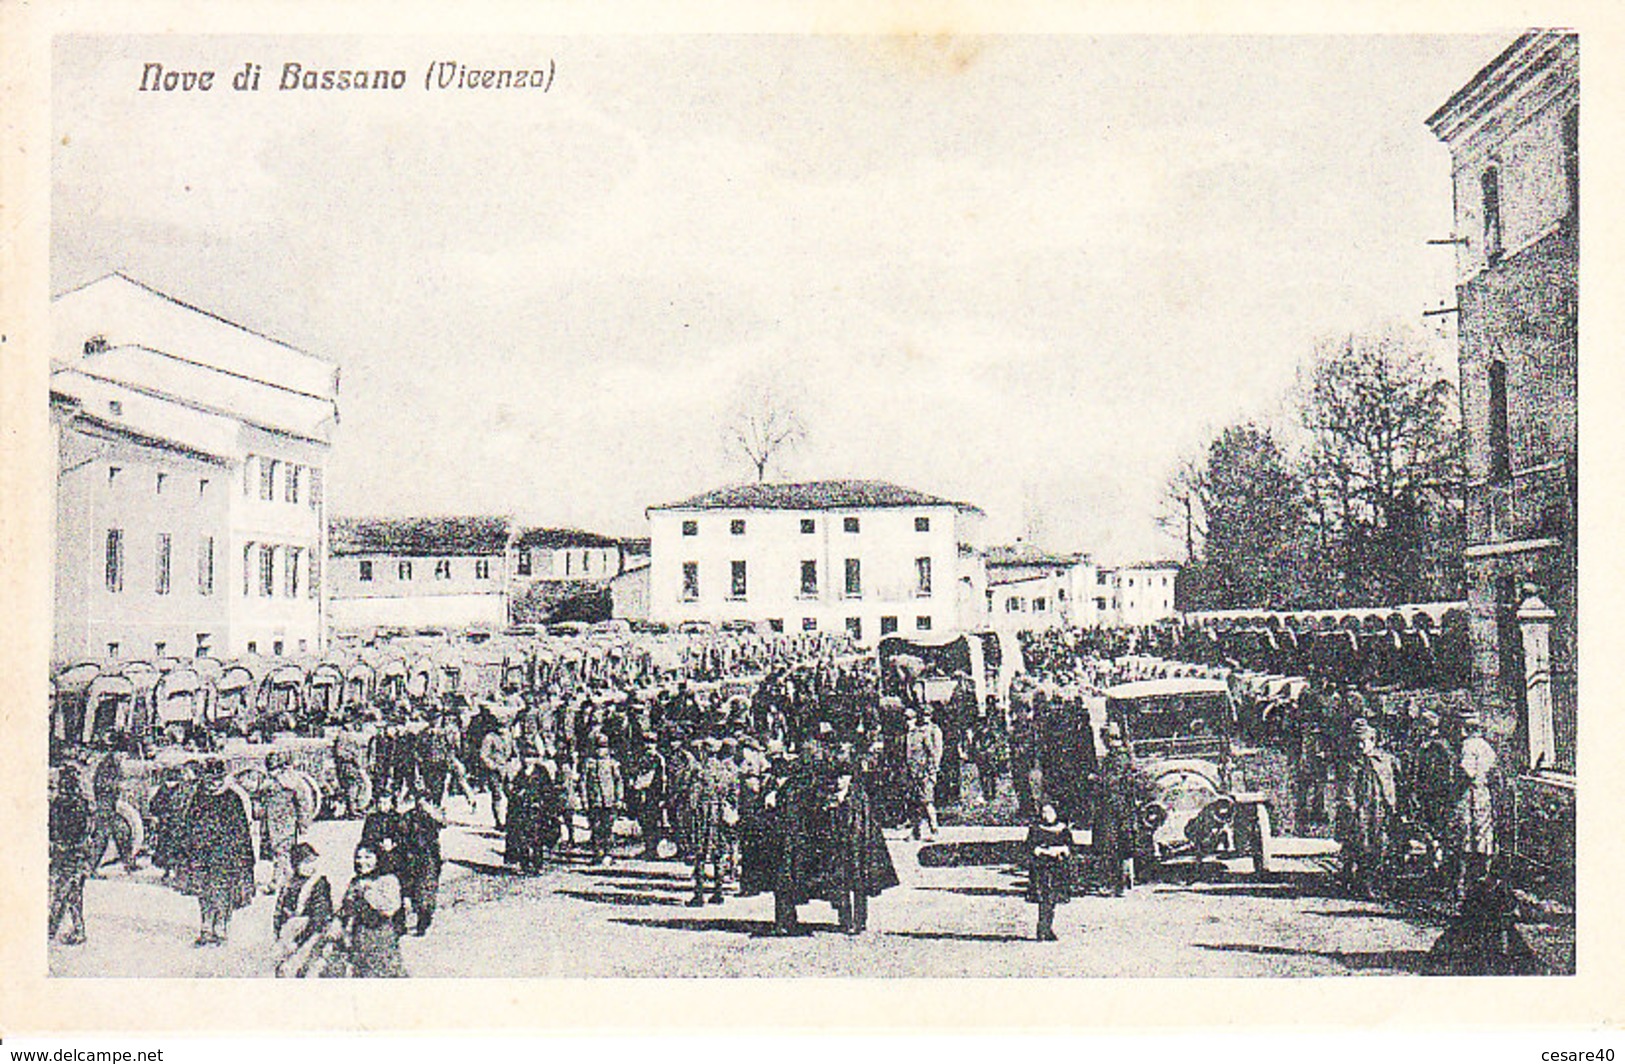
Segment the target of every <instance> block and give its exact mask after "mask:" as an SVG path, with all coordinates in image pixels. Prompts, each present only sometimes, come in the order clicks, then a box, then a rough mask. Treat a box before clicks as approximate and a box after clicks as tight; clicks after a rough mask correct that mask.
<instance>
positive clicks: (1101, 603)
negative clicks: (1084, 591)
mask: <svg viewBox="0 0 1625 1064" xmlns="http://www.w3.org/2000/svg"><path fill="white" fill-rule="evenodd" d="M1105 608H1106V600H1105V599H1103V598H1097V599H1095V609H1097V610H1104V609H1105Z"/></svg>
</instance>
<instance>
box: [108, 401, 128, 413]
mask: <svg viewBox="0 0 1625 1064" xmlns="http://www.w3.org/2000/svg"><path fill="white" fill-rule="evenodd" d="M107 412H108V413H109V414H112V415H113V416H114V417H123V416H124V404H123V403H121V402H119V401H118V400H117V399H109V400H108V401H107Z"/></svg>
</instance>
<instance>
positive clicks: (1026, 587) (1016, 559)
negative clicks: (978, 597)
mask: <svg viewBox="0 0 1625 1064" xmlns="http://www.w3.org/2000/svg"><path fill="white" fill-rule="evenodd" d="M985 561H986V565H987V606H988V625H989V626H990V627H992V628H994V629H1008V630H1010V631H1033V630H1036V629H1041V628H1078V627H1087V626H1090V625H1094V624H1098V623H1100V622H1099V619H1098V618H1097V617H1096V614H1095V609H1094V601H1093V599H1092V598H1091V597H1090V596H1089V592H1090V590H1091V588H1092V585H1093V583H1094V574H1095V566H1094V563H1093V562H1091V561H1090V560H1089V556H1088V555H1085V554H1056V553H1052V552H1049V551H1042V550H1038V549H1036V548H1034V547H1032V546H1030V545H1027V544H1016V545H1014V546H1008V547H990V548H988V550H987V554H986V556H985Z"/></svg>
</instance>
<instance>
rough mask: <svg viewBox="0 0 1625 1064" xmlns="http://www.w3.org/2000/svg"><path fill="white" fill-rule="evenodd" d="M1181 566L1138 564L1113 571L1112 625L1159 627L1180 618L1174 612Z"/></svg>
mask: <svg viewBox="0 0 1625 1064" xmlns="http://www.w3.org/2000/svg"><path fill="white" fill-rule="evenodd" d="M1178 579H1179V563H1178V562H1138V563H1136V564H1134V565H1124V566H1119V567H1118V568H1116V569H1114V570H1112V571H1111V584H1112V595H1113V597H1114V598H1115V599H1116V606H1115V608H1114V609H1115V612H1114V616H1113V618H1112V623H1114V624H1119V625H1123V626H1125V627H1130V628H1138V627H1143V626H1145V625H1150V624H1158V623H1160V622H1162V621H1167V620H1172V619H1173V618H1175V617H1178V616H1179V611H1178V610H1176V609H1175V608H1174V584H1175V583H1176V582H1177V581H1178Z"/></svg>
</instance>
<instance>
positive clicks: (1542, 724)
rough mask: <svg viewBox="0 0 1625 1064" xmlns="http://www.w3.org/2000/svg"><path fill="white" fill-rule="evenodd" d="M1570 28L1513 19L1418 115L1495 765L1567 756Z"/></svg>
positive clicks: (1572, 388)
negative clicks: (1447, 291)
mask: <svg viewBox="0 0 1625 1064" xmlns="http://www.w3.org/2000/svg"><path fill="white" fill-rule="evenodd" d="M1579 91H1580V90H1579V41H1578V38H1577V37H1576V36H1575V35H1574V34H1572V33H1560V32H1551V31H1535V32H1530V33H1526V34H1524V35H1522V36H1521V37H1519V38H1518V39H1517V40H1516V41H1515V42H1514V43H1513V44H1512V45H1511V46H1510V47H1509V48H1507V49H1506V50H1505V51H1504V52H1502V53H1501V55H1500V56H1498V57H1497V58H1496V59H1495V60H1493V61H1492V62H1491V63H1490V64H1489V65H1488V66H1486V67H1485V68H1484V69H1483V70H1481V71H1479V72H1478V74H1477V75H1475V76H1474V77H1473V78H1472V80H1471V81H1469V82H1468V83H1467V84H1466V85H1465V86H1463V87H1462V88H1461V89H1460V90H1459V91H1457V92H1456V93H1455V95H1453V96H1452V97H1451V98H1450V99H1449V100H1448V101H1446V103H1445V104H1444V106H1442V107H1440V108H1439V110H1438V111H1437V112H1435V113H1434V114H1433V115H1432V117H1430V118H1429V119H1428V126H1429V128H1430V129H1432V131H1433V132H1434V134H1435V135H1437V136H1438V137H1439V139H1441V140H1442V141H1444V143H1445V144H1446V145H1447V146H1448V147H1449V149H1450V155H1451V162H1452V180H1453V195H1454V202H1455V235H1454V238H1453V242H1454V244H1455V245H1456V299H1457V303H1456V306H1457V320H1458V336H1459V341H1458V342H1459V359H1460V372H1461V407H1462V415H1463V417H1462V421H1463V424H1464V426H1465V429H1466V440H1467V449H1466V452H1467V453H1466V459H1467V480H1468V483H1467V548H1466V569H1467V586H1468V604H1469V614H1470V618H1469V624H1470V637H1471V641H1472V646H1473V676H1474V687H1475V693H1476V696H1477V701H1478V703H1479V705H1480V707H1481V710H1482V712H1483V714H1484V717H1485V724H1486V731H1487V733H1488V734H1489V735H1490V737H1491V738H1492V740H1493V741H1495V742H1496V744H1497V746H1498V748H1499V749H1500V751H1501V755H1502V758H1503V762H1502V763H1503V765H1504V766H1510V767H1515V768H1542V769H1548V770H1549V769H1557V770H1560V771H1561V772H1564V773H1572V772H1573V771H1574V765H1575V711H1576V695H1577V689H1576V644H1577V638H1578V629H1577V616H1578V615H1577V612H1576V611H1577V608H1578V601H1577V593H1578V588H1577V575H1578V570H1577V560H1576V559H1577V545H1578V544H1577V529H1576V512H1577V486H1578V482H1577V463H1576V455H1577V450H1576V433H1577V425H1578V418H1579V393H1578V388H1577V377H1576V362H1577V356H1578V346H1579V334H1578V320H1579V315H1578V295H1579V287H1578V268H1579V250H1580V248H1579V236H1580V155H1579V150H1580V133H1579V130H1580V109H1579V104H1580V101H1579Z"/></svg>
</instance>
